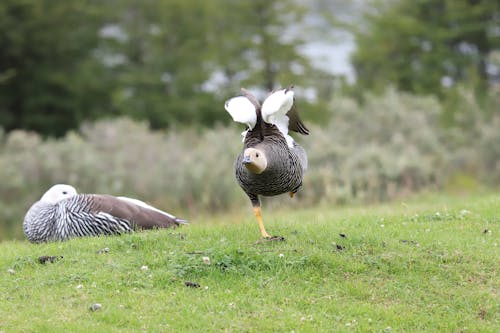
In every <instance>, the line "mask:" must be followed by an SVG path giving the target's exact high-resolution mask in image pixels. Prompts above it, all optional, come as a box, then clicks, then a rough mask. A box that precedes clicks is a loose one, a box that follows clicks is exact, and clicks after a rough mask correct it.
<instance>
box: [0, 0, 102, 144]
mask: <svg viewBox="0 0 500 333" xmlns="http://www.w3.org/2000/svg"><path fill="white" fill-rule="evenodd" d="M100 25H101V24H100V22H99V16H98V15H96V11H95V6H94V4H92V2H89V1H88V2H85V3H84V4H81V3H79V2H76V1H68V2H65V1H62V2H61V1H50V0H23V1H17V0H5V1H2V2H1V3H0V45H2V47H1V49H0V125H1V126H2V127H4V128H5V129H6V130H11V129H15V128H24V129H29V130H34V131H38V132H42V133H45V134H48V135H62V134H63V133H65V132H66V130H67V129H69V128H74V127H76V126H78V124H79V123H80V121H81V120H82V119H89V118H94V117H96V116H97V115H98V114H100V113H101V112H102V111H103V110H105V109H106V108H107V102H108V98H107V95H106V93H105V90H106V79H105V75H103V76H100V77H99V76H98V75H97V73H100V74H101V75H102V74H103V70H104V68H103V67H102V66H101V65H100V63H99V62H98V61H96V60H95V59H93V58H92V56H91V51H92V49H93V47H95V45H96V44H97V30H98V28H99V26H100Z"/></svg>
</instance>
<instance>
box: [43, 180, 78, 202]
mask: <svg viewBox="0 0 500 333" xmlns="http://www.w3.org/2000/svg"><path fill="white" fill-rule="evenodd" d="M77 194H78V193H77V192H76V190H75V188H74V187H73V186H71V185H66V184H57V185H54V186H52V187H51V188H50V189H49V190H48V191H47V192H45V194H44V195H43V196H42V198H41V199H40V201H41V202H44V203H48V204H56V203H58V202H59V201H61V200H64V199H67V198H70V197H72V196H75V195H77Z"/></svg>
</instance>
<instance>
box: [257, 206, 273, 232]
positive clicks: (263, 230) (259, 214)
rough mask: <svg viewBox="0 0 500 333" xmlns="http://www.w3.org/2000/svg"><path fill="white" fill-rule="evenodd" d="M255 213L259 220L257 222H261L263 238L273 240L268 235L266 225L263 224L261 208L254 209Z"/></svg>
mask: <svg viewBox="0 0 500 333" xmlns="http://www.w3.org/2000/svg"><path fill="white" fill-rule="evenodd" d="M253 212H254V214H255V217H256V218H257V222H259V228H260V232H261V234H262V237H264V238H271V236H269V234H268V233H267V231H266V228H264V223H263V222H262V212H261V210H260V207H253Z"/></svg>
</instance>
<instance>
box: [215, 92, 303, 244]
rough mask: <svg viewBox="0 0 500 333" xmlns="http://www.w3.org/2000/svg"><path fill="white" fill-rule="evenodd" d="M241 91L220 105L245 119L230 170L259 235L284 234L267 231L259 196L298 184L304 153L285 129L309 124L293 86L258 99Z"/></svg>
mask: <svg viewBox="0 0 500 333" xmlns="http://www.w3.org/2000/svg"><path fill="white" fill-rule="evenodd" d="M241 93H242V94H241V95H240V96H236V97H233V98H230V99H229V100H227V101H226V102H225V105H224V107H225V110H226V111H227V112H228V113H229V114H230V116H231V117H232V119H233V121H235V122H238V123H242V124H245V125H246V128H245V131H244V132H243V133H242V136H243V149H242V151H241V152H240V153H239V155H238V156H237V157H236V159H235V161H234V175H235V178H236V181H237V183H238V184H239V186H240V187H241V188H242V190H243V191H244V192H245V193H246V195H247V196H248V198H249V199H250V202H251V204H252V208H253V212H254V215H255V218H256V219H257V222H258V225H259V229H260V232H261V235H262V237H263V238H264V239H267V240H284V237H282V236H271V235H270V234H269V233H268V232H267V231H266V228H265V226H264V223H263V219H262V209H261V202H260V198H259V197H260V196H275V195H280V194H283V193H289V194H290V197H293V196H294V195H295V193H296V192H297V191H298V190H299V189H300V188H301V187H302V181H303V177H304V174H305V172H306V170H307V163H308V161H307V154H306V151H305V150H304V148H303V147H302V146H301V145H299V144H298V143H297V142H296V141H295V140H294V139H293V138H292V137H291V136H290V135H289V131H293V132H297V133H299V134H302V135H309V129H308V128H307V127H306V126H305V125H304V123H303V122H302V120H301V119H300V117H299V113H298V111H297V108H296V105H295V97H294V91H293V86H290V87H288V88H285V89H279V90H275V91H272V92H271V93H270V94H269V95H268V96H267V97H266V98H265V99H264V101H263V102H262V104H261V103H260V102H259V100H258V99H257V98H256V97H255V95H253V94H252V93H251V92H249V91H248V90H246V89H244V88H242V89H241Z"/></svg>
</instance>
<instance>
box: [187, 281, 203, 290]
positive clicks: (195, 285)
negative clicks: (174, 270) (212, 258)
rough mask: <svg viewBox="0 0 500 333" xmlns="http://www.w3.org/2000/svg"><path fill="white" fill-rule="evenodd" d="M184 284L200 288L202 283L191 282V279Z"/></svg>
mask: <svg viewBox="0 0 500 333" xmlns="http://www.w3.org/2000/svg"><path fill="white" fill-rule="evenodd" d="M184 285H185V286H186V287H190V288H200V284H199V283H196V282H191V281H186V282H184Z"/></svg>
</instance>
